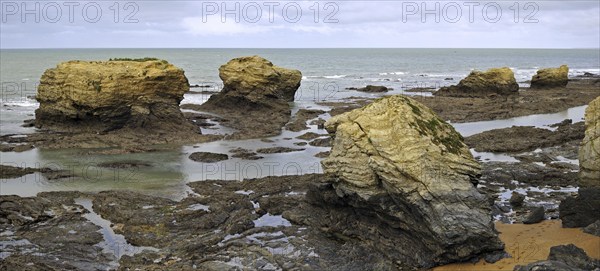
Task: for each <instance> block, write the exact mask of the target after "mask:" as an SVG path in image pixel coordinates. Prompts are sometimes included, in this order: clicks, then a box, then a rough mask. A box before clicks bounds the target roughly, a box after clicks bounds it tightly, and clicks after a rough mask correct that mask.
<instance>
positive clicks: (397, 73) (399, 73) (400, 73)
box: [379, 72, 406, 75]
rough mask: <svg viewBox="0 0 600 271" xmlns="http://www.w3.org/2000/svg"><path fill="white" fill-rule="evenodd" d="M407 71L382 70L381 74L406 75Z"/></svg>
mask: <svg viewBox="0 0 600 271" xmlns="http://www.w3.org/2000/svg"><path fill="white" fill-rule="evenodd" d="M404 74H406V73H405V72H380V73H379V75H404Z"/></svg>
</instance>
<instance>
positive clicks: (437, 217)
mask: <svg viewBox="0 0 600 271" xmlns="http://www.w3.org/2000/svg"><path fill="white" fill-rule="evenodd" d="M326 129H327V130H328V131H329V132H330V133H335V140H334V143H333V148H332V150H331V154H330V155H329V157H328V158H326V159H325V160H323V162H322V164H323V168H324V171H325V173H326V174H327V175H328V176H329V177H330V183H329V184H322V185H320V186H318V187H317V188H316V189H315V191H314V192H312V194H311V198H313V202H315V203H317V204H319V205H323V204H330V205H334V206H340V205H346V206H349V208H352V209H355V211H354V212H356V213H358V214H359V216H361V215H362V216H365V217H368V219H365V220H375V222H370V223H377V224H378V227H381V228H382V229H381V230H380V233H379V234H383V235H384V236H385V238H388V239H389V240H390V241H389V243H388V242H386V243H385V244H381V247H378V250H390V251H391V252H389V253H388V257H390V260H391V261H394V262H396V261H397V262H401V263H402V266H404V267H406V266H409V267H412V268H415V267H416V268H428V267H432V266H435V265H439V264H444V263H449V262H454V261H464V260H468V259H470V258H473V257H477V256H479V255H483V254H486V253H490V252H498V251H501V250H502V249H503V244H502V242H500V240H499V239H498V236H497V232H496V231H495V229H494V226H493V224H492V217H491V208H490V207H491V206H490V203H489V202H488V200H487V198H486V197H485V196H483V195H482V194H480V193H479V192H478V191H477V189H476V188H475V186H474V185H473V182H476V178H477V176H478V175H479V174H480V166H479V164H478V163H477V162H476V161H475V160H474V159H473V157H472V156H471V154H470V152H469V149H468V148H467V146H466V145H465V144H464V143H463V142H462V137H461V136H460V134H458V133H457V132H456V131H455V130H454V129H453V128H452V126H450V125H449V124H447V123H445V122H444V121H443V120H441V119H440V118H438V117H437V116H436V115H435V113H433V112H432V111H431V110H430V109H428V108H427V107H425V106H423V105H421V104H420V103H418V102H416V101H414V100H412V99H410V98H406V97H404V96H391V97H388V98H383V99H379V100H376V101H375V102H373V103H372V104H370V105H367V106H365V107H363V108H360V109H357V110H354V111H351V112H348V113H345V114H342V115H338V116H335V117H333V118H331V119H330V120H329V121H328V122H327V123H326ZM344 221H345V220H340V221H339V222H337V221H336V222H333V223H334V224H336V225H335V226H336V227H339V228H341V229H338V230H337V232H339V233H340V234H342V235H344V234H346V233H348V234H356V235H358V236H354V235H352V238H362V239H364V242H376V241H375V240H370V239H371V238H373V237H370V236H368V235H370V234H372V233H370V232H369V231H368V230H366V229H365V232H360V227H364V225H361V224H360V223H354V222H353V223H351V224H346V225H344V224H338V223H340V222H341V223H345V222H344ZM331 227H333V225H332V226H331ZM346 227H347V228H346ZM353 227H354V228H353ZM356 227H358V228H356ZM351 228H353V229H351ZM377 244H378V243H377ZM398 244H403V245H402V246H398ZM378 245H379V244H378ZM386 245H389V246H390V247H385V246H386Z"/></svg>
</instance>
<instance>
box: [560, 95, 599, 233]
mask: <svg viewBox="0 0 600 271" xmlns="http://www.w3.org/2000/svg"><path fill="white" fill-rule="evenodd" d="M585 126H586V130H585V137H584V138H583V141H582V142H581V147H580V148H579V193H578V195H577V196H574V197H569V198H567V199H565V200H564V201H563V202H561V204H560V209H559V211H560V218H561V219H562V222H563V227H569V228H571V227H586V226H588V225H589V224H592V223H594V222H595V221H596V220H598V219H600V213H598V210H600V97H599V98H596V99H595V100H593V101H592V102H591V103H590V105H589V106H588V108H587V109H586V110H585Z"/></svg>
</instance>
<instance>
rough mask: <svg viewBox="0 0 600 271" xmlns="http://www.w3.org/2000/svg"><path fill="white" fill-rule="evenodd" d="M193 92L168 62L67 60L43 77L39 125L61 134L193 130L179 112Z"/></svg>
mask: <svg viewBox="0 0 600 271" xmlns="http://www.w3.org/2000/svg"><path fill="white" fill-rule="evenodd" d="M188 90H189V84H188V80H187V78H186V77H185V75H184V72H183V70H182V69H180V68H177V67H175V66H174V65H172V64H169V63H168V62H166V61H160V60H148V61H69V62H64V63H60V64H58V66H57V67H56V68H52V69H48V70H46V71H45V72H44V74H43V75H42V78H41V80H40V85H39V86H38V93H37V95H36V99H37V100H38V101H39V102H40V107H39V108H38V109H37V110H36V121H35V123H36V126H37V127H39V128H43V129H50V130H55V131H60V132H90V133H104V132H107V131H112V130H118V129H121V128H133V129H138V128H141V129H144V130H145V131H149V132H155V131H170V132H179V131H182V130H188V131H189V130H194V129H195V127H194V126H193V125H191V124H190V123H188V122H187V121H186V120H185V118H184V117H183V115H182V113H181V111H180V110H179V102H180V101H181V100H182V99H183V94H184V93H185V92H186V91H188Z"/></svg>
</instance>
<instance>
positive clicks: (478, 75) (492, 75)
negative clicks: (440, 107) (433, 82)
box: [435, 67, 519, 97]
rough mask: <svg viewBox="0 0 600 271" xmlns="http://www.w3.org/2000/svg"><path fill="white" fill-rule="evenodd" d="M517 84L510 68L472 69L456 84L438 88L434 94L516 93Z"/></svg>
mask: <svg viewBox="0 0 600 271" xmlns="http://www.w3.org/2000/svg"><path fill="white" fill-rule="evenodd" d="M518 91H519V84H517V80H515V74H514V73H513V71H512V70H511V69H510V68H507V67H503V68H492V69H489V70H487V71H485V72H481V71H472V72H471V73H470V74H469V76H467V77H466V78H464V79H463V80H460V82H459V83H458V85H456V86H449V87H443V88H440V90H438V91H437V92H435V95H438V96H452V97H480V96H487V95H490V94H498V95H510V94H515V93H518Z"/></svg>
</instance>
